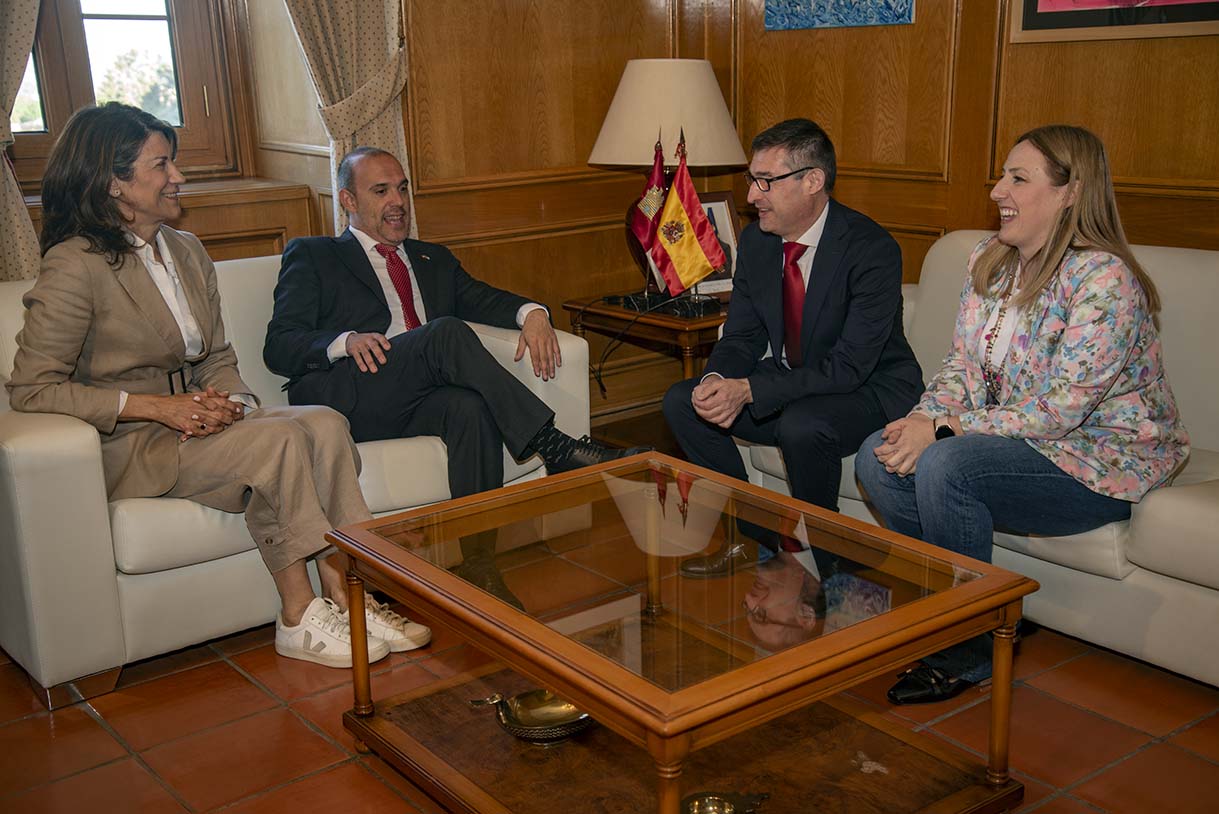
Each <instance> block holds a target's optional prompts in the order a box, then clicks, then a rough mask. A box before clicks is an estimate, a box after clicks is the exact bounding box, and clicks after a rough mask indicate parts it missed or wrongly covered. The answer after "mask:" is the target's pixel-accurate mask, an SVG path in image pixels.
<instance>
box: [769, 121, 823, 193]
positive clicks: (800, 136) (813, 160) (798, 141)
mask: <svg viewBox="0 0 1219 814" xmlns="http://www.w3.org/2000/svg"><path fill="white" fill-rule="evenodd" d="M750 147H751V148H752V149H753V152H755V153H756V152H759V151H761V150H768V149H770V148H772V147H782V148H783V149H784V150H787V154H788V158H789V159H790V161H791V168H792V169H793V170H794V169H796V168H797V167H816V168H817V169H819V170H821V171H822V172H824V173H825V191H826V192H833V191H834V181H835V179H836V178H837V177H838V158H837V156H835V155H834V142H832V141H830V137H829V135H827V134H826V132H825V130H823V129H821V125H819V124H817V123H816V122H815V121H812V120H811V119H788V120H787V121H782V122H779V123H778V124H773V125H771V126H770V127H768V128H766V129H765V130H763V131H762V132H761V133H758V134H757V135H756V136H754V139H753V144H751V145H750Z"/></svg>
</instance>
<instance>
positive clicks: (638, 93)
mask: <svg viewBox="0 0 1219 814" xmlns="http://www.w3.org/2000/svg"><path fill="white" fill-rule="evenodd" d="M683 132H684V133H685V139H686V165H687V166H689V167H717V168H732V167H743V166H745V165H746V164H747V163H748V161H747V160H746V158H745V151H744V150H743V149H741V140H740V137H739V136H738V135H737V132H736V127H735V126H734V125H733V123H732V116H731V115H730V114H729V113H728V106H727V105H726V104H724V96H723V94H722V93H721V92H720V86H719V83H718V82H716V79H715V72H714V71H712V69H711V63H710V62H708V61H707V60H705V59H632V60H631V61H629V62H627V64H626V68H625V69H624V70H623V72H622V79H621V80H619V82H618V90H617V91H616V92H615V93H614V100H613V101H612V102H611V103H610V107H609V111H608V112H607V113H606V114H605V121H604V122H602V124H601V132H600V133H599V134H598V135H597V141H596V143H595V144H594V145H593V151H592V153H591V154H590V155H589V157H588V163H589V164H591V165H594V166H601V167H607V168H610V167H613V168H627V167H629V168H634V169H638V170H640V171H644V172H646V171H647V170H648V169H650V168H651V166H652V161H653V158H654V156H655V146H656V141H657V138H658V136H659V139H660V142H661V145H662V147H663V150H664V156H665V161H666V163H668V162H670V161H671V162H672V163H673V165H676V164H677V158H676V150H677V142H678V139H679V138H680V136H681V134H682V133H683ZM634 205H635V202H632V203H631V206H632V207H633V206H634ZM627 212H628V222H629V213H630V209H628V210H627ZM627 239H628V241H629V243H630V245H631V247H632V251H633V253H634V254H635V257H636V260H637V261H639V262H640V264H641V266H642V268H643V274H644V279H646V280H648V281H649V283H650V282H651V281H652V279H653V277H652V273H651V271H650V268H649V258H648V256H647V253H646V252H644V251H643V250H642V248H641V247H640V246H639V244H638V241H637V240H636V239H635V237H634V235H631V234H629V229H628V238H627ZM627 299H628V300H629V301H628V302H623V303H622V304H623V305H626V306H628V307H634V308H636V309H637V310H649V309H650V308H651V307H653V305H654V304H655V303H656V302H662V301H664V300H666V299H668V297H667V296H660V295H652V296H649V295H648V292H646V291H645V292H644V294H643V295H641V297H639V298H636V297H630V298H627ZM716 308H717V310H718V303H717V304H716Z"/></svg>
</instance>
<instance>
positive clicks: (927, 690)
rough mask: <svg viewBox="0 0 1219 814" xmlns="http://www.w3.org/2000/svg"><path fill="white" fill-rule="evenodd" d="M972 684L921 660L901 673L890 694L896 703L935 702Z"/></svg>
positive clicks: (956, 694)
mask: <svg viewBox="0 0 1219 814" xmlns="http://www.w3.org/2000/svg"><path fill="white" fill-rule="evenodd" d="M972 686H973V682H972V681H966V680H965V679H962V678H956V677H955V676H950V675H948V674H947V673H945V672H944V671H943V670H937V669H936V668H935V667H930V666H928V665H926V664H924V663H922V662H919V663H918V664H917V665H915V666H914V667H911V668H910V669H909V670H907V671H906V672H904V673H902V674H901V676H900V677H899V680H898V682H897V683H896V684H894V685H893V686H892V687H890V688H889V692H888V696H889V700H890V701H892V702H893V703H894V704H900V705H904V704H934V703H935V702H936V701H947V700H948V699H949V698H955V697H956V696H958V695H960V694H961V693H962V692H964V691H965V689H966V688H967V687H972Z"/></svg>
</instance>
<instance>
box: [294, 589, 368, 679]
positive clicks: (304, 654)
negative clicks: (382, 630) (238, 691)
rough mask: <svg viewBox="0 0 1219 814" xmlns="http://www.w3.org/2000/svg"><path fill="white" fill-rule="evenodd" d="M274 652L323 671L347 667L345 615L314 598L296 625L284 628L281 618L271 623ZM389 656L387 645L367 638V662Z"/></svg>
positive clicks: (348, 640)
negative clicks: (273, 636) (273, 634)
mask: <svg viewBox="0 0 1219 814" xmlns="http://www.w3.org/2000/svg"><path fill="white" fill-rule="evenodd" d="M275 652H276V653H278V654H279V655H281V656H284V657H285V658H290V659H301V660H302V661H312V662H315V663H316V664H324V665H326V666H327V667H351V626H350V625H348V624H347V614H346V613H345V612H340V611H339V606H338V605H336V604H334V602H332V601H330V600H329V599H324V598H323V597H320V596H319V597H316V598H314V600H313V601H312V602H310V603H309V607H307V608H305V612H304V614H302V615H301V620H300V623H299V624H297V625H295V626H293V627H288V626H287V625H285V624H284V617H283V615H282V614H281V615H280V616H278V617H277V618H276V620H275ZM388 655H389V645H387V644H386V643H385V642H383V641H381V640H380V639H376V638H373V637H372V636H369V637H368V661H369V663H372V662H374V661H380V660H381V659H383V658H385V657H386V656H388Z"/></svg>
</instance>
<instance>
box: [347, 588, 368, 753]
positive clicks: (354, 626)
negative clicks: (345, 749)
mask: <svg viewBox="0 0 1219 814" xmlns="http://www.w3.org/2000/svg"><path fill="white" fill-rule="evenodd" d="M347 607H348V608H349V609H350V611H351V612H350V613H349V614H348V618H349V619H350V620H351V683H352V689H353V690H354V692H355V704H354V706H352V708H351V711H352V712H353V713H355V714H356V715H358V716H360V717H361V718H367V717H368V716H370V715H372V714H373V705H372V684H371V683H370V679H369V673H368V622H367V621H366V620H365V618H364V580H362V579H360V578H359V577H358V576H356V575H355V574H352V573H348V574H347ZM360 745H361V744H357V746H360Z"/></svg>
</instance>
